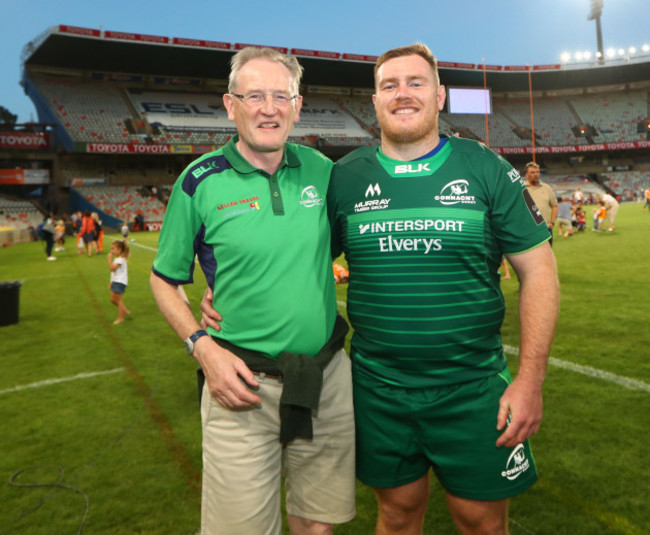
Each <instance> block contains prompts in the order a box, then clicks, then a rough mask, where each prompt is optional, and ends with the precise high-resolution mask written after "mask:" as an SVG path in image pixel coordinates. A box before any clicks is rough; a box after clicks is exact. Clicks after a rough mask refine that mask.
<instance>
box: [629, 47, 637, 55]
mask: <svg viewBox="0 0 650 535" xmlns="http://www.w3.org/2000/svg"><path fill="white" fill-rule="evenodd" d="M627 51H628V52H629V53H630V54H636V47H635V46H631V47H630V48H628V49H627Z"/></svg>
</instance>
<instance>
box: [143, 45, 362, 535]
mask: <svg viewBox="0 0 650 535" xmlns="http://www.w3.org/2000/svg"><path fill="white" fill-rule="evenodd" d="M301 74H302V67H300V65H299V64H298V61H297V60H296V59H295V58H294V57H290V56H284V55H282V54H279V53H278V52H276V51H275V50H272V49H269V48H262V49H258V48H246V49H243V50H242V51H240V52H238V53H237V54H235V55H234V56H233V59H232V70H231V74H230V80H229V86H228V93H227V94H226V95H224V104H225V106H226V109H227V111H228V117H229V119H230V120H232V121H234V122H235V124H236V127H237V132H238V135H237V136H234V138H233V139H231V141H229V142H228V143H227V144H226V145H225V146H223V147H222V148H220V149H219V150H217V151H215V152H211V153H209V154H206V155H204V156H202V157H201V158H199V159H198V160H196V161H195V162H193V163H192V164H190V166H189V167H188V168H187V169H186V170H185V171H184V172H183V173H182V174H181V176H180V177H179V179H178V181H177V182H176V184H175V185H174V189H173V191H172V195H171V197H170V200H169V204H168V207H167V212H166V214H165V221H164V223H163V227H162V230H161V233H160V240H159V250H158V254H157V255H156V258H155V260H154V265H153V270H152V274H151V279H150V281H151V287H152V290H153V293H154V296H155V298H156V302H157V304H158V307H159V308H160V310H161V312H162V314H163V316H164V317H165V319H166V320H167V321H168V322H169V324H170V326H171V327H172V328H173V329H174V331H175V332H176V333H177V334H178V336H179V337H180V338H181V339H183V340H185V346H186V351H187V353H188V354H189V355H191V356H193V357H194V358H195V359H196V361H197V362H198V363H199V365H200V366H201V369H202V370H203V372H204V375H205V379H206V380H205V386H204V389H203V395H202V400H201V419H202V429H203V487H202V492H203V495H202V505H201V507H202V509H201V533H202V534H203V535H213V534H223V535H232V534H234V533H242V534H268V535H280V533H281V532H282V525H281V514H280V503H281V493H280V483H281V475H284V476H286V479H285V489H286V508H287V517H288V523H289V527H290V530H291V533H292V534H294V535H303V534H304V535H325V534H328V533H330V534H331V533H332V524H334V523H341V522H347V521H348V520H350V519H351V518H352V517H353V516H354V512H355V504H354V490H355V479H354V421H353V410H352V393H351V386H352V385H351V376H350V361H349V359H348V358H347V356H346V355H345V353H344V351H343V350H342V349H341V347H342V345H343V340H344V338H345V333H346V331H347V325H346V324H345V321H344V320H341V319H340V318H338V317H337V311H336V296H335V292H334V278H333V276H332V264H331V259H330V256H329V250H330V249H329V245H330V234H329V223H328V218H327V211H326V207H325V195H326V192H327V187H328V183H329V178H330V172H331V168H332V163H331V161H330V160H328V159H327V158H325V157H324V156H323V155H322V154H320V153H318V152H317V151H315V150H313V149H310V148H307V147H302V146H298V145H293V144H290V143H287V139H288V136H289V133H290V132H291V128H292V127H293V123H294V122H295V121H297V120H298V117H299V113H300V107H301V104H302V97H301V96H300V95H299V94H298V89H299V86H300V77H301ZM195 256H198V259H199V262H200V264H201V268H202V269H203V272H204V274H205V276H206V280H207V282H208V285H209V287H210V289H211V290H212V291H213V293H214V299H215V302H218V303H219V307H220V309H221V310H222V311H223V312H224V316H225V318H226V319H225V321H224V322H223V323H222V324H221V326H220V328H219V329H218V330H210V335H211V336H209V335H207V333H206V332H205V331H204V330H202V329H201V328H200V326H199V323H198V322H197V321H196V319H195V318H194V315H193V313H192V311H191V310H190V308H189V307H188V306H187V304H186V302H185V301H184V300H183V299H182V295H181V294H182V292H179V287H182V285H184V284H188V283H191V282H192V275H193V270H194V258H195ZM287 302H289V303H291V307H288V308H287V306H286V303H287Z"/></svg>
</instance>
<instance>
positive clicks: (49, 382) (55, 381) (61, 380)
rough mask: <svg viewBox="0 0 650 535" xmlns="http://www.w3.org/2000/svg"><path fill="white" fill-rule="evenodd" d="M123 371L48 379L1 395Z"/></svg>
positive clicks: (8, 389) (16, 387)
mask: <svg viewBox="0 0 650 535" xmlns="http://www.w3.org/2000/svg"><path fill="white" fill-rule="evenodd" d="M122 371H124V368H115V369H113V370H105V371H103V372H87V373H78V374H77V375H72V376H70V377H59V378H58V379H46V380H45V381H37V382H35V383H29V384H26V385H19V386H14V387H13V388H7V389H5V390H0V395H1V394H10V393H12V392H20V391H21V390H28V389H30V388H41V387H42V386H50V385H55V384H58V383H67V382H68V381H77V380H78V379H88V378H90V377H98V376H100V375H110V374H112V373H119V372H122Z"/></svg>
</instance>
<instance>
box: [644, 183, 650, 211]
mask: <svg viewBox="0 0 650 535" xmlns="http://www.w3.org/2000/svg"><path fill="white" fill-rule="evenodd" d="M643 193H644V195H645V204H644V205H643V209H644V210H645V209H646V208H648V209H649V210H650V188H646V189H645V191H644V192H643Z"/></svg>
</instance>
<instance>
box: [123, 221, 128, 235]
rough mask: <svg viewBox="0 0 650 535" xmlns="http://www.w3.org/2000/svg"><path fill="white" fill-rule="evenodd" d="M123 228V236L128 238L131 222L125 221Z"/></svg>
mask: <svg viewBox="0 0 650 535" xmlns="http://www.w3.org/2000/svg"><path fill="white" fill-rule="evenodd" d="M121 230H122V238H127V237H128V236H129V222H128V221H124V223H122V229H121Z"/></svg>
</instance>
